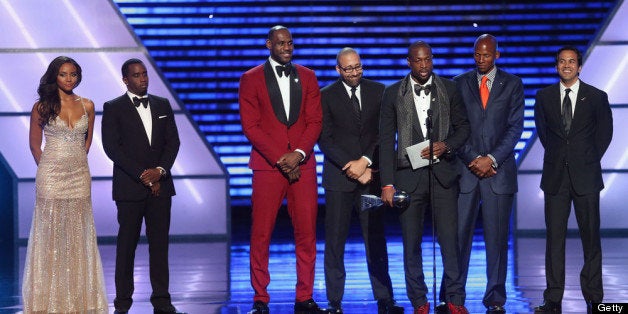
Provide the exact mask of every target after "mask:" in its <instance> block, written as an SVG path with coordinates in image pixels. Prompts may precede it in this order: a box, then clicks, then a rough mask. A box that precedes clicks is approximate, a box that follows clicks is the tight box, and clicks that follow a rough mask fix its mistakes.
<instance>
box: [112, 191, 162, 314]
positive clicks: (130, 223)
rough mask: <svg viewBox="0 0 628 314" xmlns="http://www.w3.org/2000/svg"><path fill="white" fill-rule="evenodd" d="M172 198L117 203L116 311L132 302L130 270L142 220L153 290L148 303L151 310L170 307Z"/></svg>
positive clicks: (129, 305)
mask: <svg viewBox="0 0 628 314" xmlns="http://www.w3.org/2000/svg"><path fill="white" fill-rule="evenodd" d="M171 203H172V198H171V197H170V196H168V197H148V198H147V199H145V200H143V201H138V202H124V201H116V205H117V207H118V223H119V225H120V228H119V230H118V238H117V244H116V270H115V284H116V298H115V300H114V306H115V308H116V309H117V310H121V311H126V310H128V309H129V308H130V307H131V304H132V303H133V299H132V296H133V291H134V289H135V288H134V283H133V268H134V264H135V250H136V248H137V243H138V241H139V238H140V232H141V230H142V221H143V220H144V221H145V223H146V238H147V239H148V254H149V258H148V260H149V273H150V283H151V286H152V289H153V293H152V294H151V297H150V301H151V303H152V305H153V307H154V308H156V309H162V308H170V307H171V306H172V305H171V303H170V293H169V292H168V285H169V280H170V275H169V274H170V272H169V269H168V246H169V231H170V206H171Z"/></svg>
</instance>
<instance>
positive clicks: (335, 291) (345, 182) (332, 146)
mask: <svg viewBox="0 0 628 314" xmlns="http://www.w3.org/2000/svg"><path fill="white" fill-rule="evenodd" d="M383 92H384V85H383V84H380V83H377V82H375V81H371V80H367V79H362V80H361V81H360V95H361V97H360V98H361V99H360V103H361V114H360V116H359V117H358V116H356V115H355V114H354V109H353V107H352V103H351V99H350V96H349V94H348V92H347V89H346V88H345V86H344V84H343V83H342V81H341V80H338V81H336V82H334V83H332V84H331V85H328V86H326V87H325V88H323V89H322V90H321V97H322V98H321V100H322V107H323V130H322V133H321V136H320V139H319V147H320V149H321V151H322V152H323V153H324V154H325V162H324V165H323V187H324V188H325V208H326V213H325V283H326V289H327V299H328V300H329V302H330V303H331V304H333V303H336V302H337V303H339V302H341V301H342V298H343V294H344V285H345V277H346V272H345V267H344V252H345V244H346V240H347V236H348V234H349V229H350V225H351V216H352V212H353V210H354V209H357V211H358V215H359V219H360V225H361V227H362V236H363V238H364V244H365V248H366V262H367V267H368V271H369V278H370V280H371V287H372V289H373V295H374V296H375V299H377V300H381V301H382V302H387V301H392V300H393V289H392V283H391V280H390V276H389V274H388V251H387V249H386V239H385V237H384V221H385V217H384V213H385V209H383V208H380V209H377V210H372V211H365V212H360V210H359V208H360V196H361V195H362V194H371V193H379V180H378V176H377V174H376V173H374V177H373V179H374V180H373V182H372V183H371V184H369V185H362V184H360V183H358V182H357V181H356V180H352V179H350V178H349V177H347V176H346V175H345V173H344V171H342V168H343V166H344V165H345V164H347V162H349V161H351V160H357V159H360V158H361V157H362V156H366V157H368V158H369V159H370V160H371V161H372V162H373V165H371V168H372V169H374V170H376V169H377V159H379V156H378V153H377V151H378V149H377V148H378V134H379V132H378V123H379V111H380V101H381V98H382V94H383ZM378 195H379V194H378Z"/></svg>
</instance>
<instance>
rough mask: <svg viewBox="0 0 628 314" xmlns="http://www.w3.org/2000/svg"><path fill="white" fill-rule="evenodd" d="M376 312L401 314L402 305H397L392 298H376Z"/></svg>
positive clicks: (378, 313) (380, 313)
mask: <svg viewBox="0 0 628 314" xmlns="http://www.w3.org/2000/svg"><path fill="white" fill-rule="evenodd" d="M377 314H403V307H401V306H399V305H397V303H396V302H395V301H394V300H392V301H391V300H378V301H377Z"/></svg>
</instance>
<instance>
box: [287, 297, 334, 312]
mask: <svg viewBox="0 0 628 314" xmlns="http://www.w3.org/2000/svg"><path fill="white" fill-rule="evenodd" d="M326 313H329V311H328V310H326V309H321V308H320V307H318V304H316V302H314V300H313V299H309V300H306V301H302V302H295V303H294V314H326Z"/></svg>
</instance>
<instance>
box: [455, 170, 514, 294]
mask: <svg viewBox="0 0 628 314" xmlns="http://www.w3.org/2000/svg"><path fill="white" fill-rule="evenodd" d="M513 199H514V197H513V194H496V193H494V192H493V190H492V189H491V185H490V182H489V181H487V180H478V183H477V185H476V186H475V188H473V190H471V192H469V193H460V196H459V198H458V241H459V245H460V259H461V274H462V275H461V279H460V280H461V282H462V283H463V284H466V282H467V275H468V273H469V261H470V258H471V247H472V244H473V234H474V231H475V223H476V221H477V219H478V214H479V212H480V209H481V210H482V227H483V229H484V243H485V244H486V276H487V283H486V290H485V292H484V297H483V298H482V303H483V304H484V305H485V306H487V307H488V306H491V305H504V304H505V303H506V273H507V270H508V237H509V227H510V217H511V215H512V203H513ZM480 202H481V203H482V206H481V207H480Z"/></svg>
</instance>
